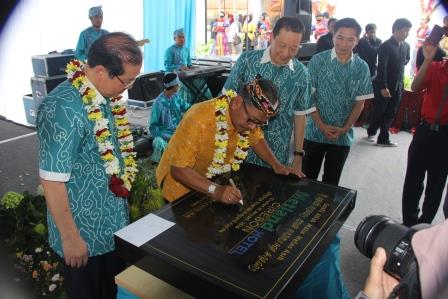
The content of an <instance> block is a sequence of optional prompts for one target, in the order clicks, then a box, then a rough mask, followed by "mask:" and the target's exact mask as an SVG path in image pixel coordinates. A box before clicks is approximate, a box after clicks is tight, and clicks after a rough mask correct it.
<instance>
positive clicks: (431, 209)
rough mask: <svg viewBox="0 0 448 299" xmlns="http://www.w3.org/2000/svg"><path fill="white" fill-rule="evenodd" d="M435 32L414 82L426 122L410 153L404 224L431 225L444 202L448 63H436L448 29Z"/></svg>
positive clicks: (447, 160) (447, 157) (447, 164)
mask: <svg viewBox="0 0 448 299" xmlns="http://www.w3.org/2000/svg"><path fill="white" fill-rule="evenodd" d="M436 28H437V27H435V28H434V29H433V32H435V33H437V32H438V33H439V35H438V36H436V37H435V38H431V36H430V37H429V38H428V40H427V41H426V42H425V44H424V45H423V55H424V57H425V59H424V62H423V64H422V66H421V68H420V70H419V72H418V74H417V76H416V77H415V78H414V80H413V82H412V86H411V88H412V90H413V91H423V90H425V89H426V91H425V93H424V99H423V104H422V111H421V117H422V120H421V122H420V124H419V126H418V127H417V130H416V132H415V134H414V136H413V138H412V142H411V144H410V146H409V150H408V162H407V169H406V176H405V181H404V186H403V197H402V212H403V224H404V225H407V226H412V225H415V224H417V223H431V222H432V220H433V219H434V216H435V215H436V213H437V210H438V208H439V205H440V201H441V199H442V193H443V189H444V187H445V182H446V178H447V175H448V155H447V154H446V153H447V152H448V100H447V97H448V60H445V61H440V62H434V61H433V59H434V55H435V53H436V50H437V44H438V41H439V40H440V36H441V35H443V33H445V34H447V31H448V28H444V29H442V28H441V27H438V30H435V29H436ZM425 175H426V190H425V198H424V201H423V205H422V213H421V215H420V216H419V212H420V208H419V201H420V197H421V195H422V193H423V183H424V180H425Z"/></svg>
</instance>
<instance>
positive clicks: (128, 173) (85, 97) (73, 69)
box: [66, 60, 138, 191]
mask: <svg viewBox="0 0 448 299" xmlns="http://www.w3.org/2000/svg"><path fill="white" fill-rule="evenodd" d="M83 66H84V64H83V63H82V62H80V61H79V60H73V61H71V62H70V63H68V64H67V68H66V73H67V78H68V79H69V81H70V82H71V83H72V85H73V87H75V88H76V89H77V90H78V91H79V93H80V94H81V97H82V101H83V103H84V105H85V109H86V111H87V118H88V119H89V120H90V121H92V122H94V123H95V125H94V133H95V139H96V142H97V145H98V151H99V153H100V155H101V159H102V160H103V161H104V168H105V170H106V173H107V174H108V175H110V176H114V175H116V176H118V177H119V178H120V179H122V180H123V184H122V186H123V187H125V188H126V189H127V190H128V191H130V190H131V188H132V182H133V181H134V179H135V176H136V174H137V171H138V170H137V163H136V162H135V158H136V153H135V152H134V151H133V149H134V142H133V139H132V132H131V130H130V129H129V122H128V119H127V116H126V109H125V107H124V106H123V105H122V103H121V96H118V97H115V98H111V99H110V106H111V109H112V114H113V116H114V119H115V125H116V127H117V139H118V143H119V147H120V151H121V158H122V160H123V163H124V166H125V167H124V169H123V170H122V169H121V168H120V162H119V160H118V158H117V157H116V156H115V155H114V151H113V150H114V146H113V143H112V141H111V140H110V137H111V136H112V133H111V131H110V129H109V123H108V120H107V118H105V117H104V116H103V112H102V111H101V109H100V104H104V103H106V102H107V101H106V99H104V97H103V96H101V95H100V93H99V92H98V91H97V90H96V89H95V87H94V86H93V85H92V84H91V83H90V82H89V80H88V79H87V77H86V76H85V73H84V72H83V70H82V69H83Z"/></svg>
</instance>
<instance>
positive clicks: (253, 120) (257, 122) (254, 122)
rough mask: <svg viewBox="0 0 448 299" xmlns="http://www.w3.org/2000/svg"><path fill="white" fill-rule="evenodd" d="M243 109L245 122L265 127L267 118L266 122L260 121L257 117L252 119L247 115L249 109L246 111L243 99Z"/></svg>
mask: <svg viewBox="0 0 448 299" xmlns="http://www.w3.org/2000/svg"><path fill="white" fill-rule="evenodd" d="M243 107H244V111H245V112H246V117H247V123H248V124H252V125H254V126H256V127H266V126H267V125H268V124H269V118H268V119H266V122H261V121H259V120H258V119H254V118H252V117H251V116H250V115H249V111H247V107H246V102H245V101H244V100H243Z"/></svg>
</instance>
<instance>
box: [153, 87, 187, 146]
mask: <svg viewBox="0 0 448 299" xmlns="http://www.w3.org/2000/svg"><path fill="white" fill-rule="evenodd" d="M189 107H190V104H189V103H187V102H185V101H184V100H183V99H182V98H181V97H180V96H179V95H178V94H177V93H175V94H173V95H172V96H171V97H170V98H168V97H166V96H165V95H164V93H163V92H162V93H161V94H159V96H158V97H157V98H156V101H155V103H154V105H153V106H152V112H151V119H150V123H149V131H150V133H151V135H152V136H153V137H161V138H163V139H164V140H165V141H167V140H169V139H170V138H171V136H172V135H173V133H174V131H175V130H176V128H177V126H178V125H179V123H180V120H181V119H182V115H183V114H184V112H185V111H187V109H188V108H189Z"/></svg>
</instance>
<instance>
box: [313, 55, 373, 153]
mask: <svg viewBox="0 0 448 299" xmlns="http://www.w3.org/2000/svg"><path fill="white" fill-rule="evenodd" d="M308 71H309V73H310V77H311V84H312V94H313V95H312V102H313V105H314V106H315V107H316V108H317V110H318V111H319V115H320V118H321V119H322V121H323V122H324V123H325V124H327V125H332V126H336V127H340V128H342V127H343V126H344V124H345V122H346V120H347V119H348V117H349V115H350V113H351V112H352V110H353V106H354V105H355V103H356V101H362V100H366V99H371V98H373V89H372V81H371V78H370V71H369V67H368V65H367V63H366V62H365V61H364V60H362V59H361V58H359V56H358V55H352V57H351V59H350V60H349V61H348V62H347V63H344V64H343V63H341V62H339V60H338V59H337V57H336V52H335V50H334V49H332V50H327V51H324V52H321V53H318V54H316V55H314V56H313V58H311V60H310V62H309V64H308ZM305 139H307V140H310V141H314V142H320V143H329V144H338V145H345V146H350V145H352V143H353V128H350V130H349V131H348V132H347V133H346V134H344V135H342V136H341V137H339V138H338V139H337V140H336V141H332V140H329V139H327V138H326V137H325V135H324V133H323V132H322V131H320V130H319V128H318V127H317V126H316V124H315V123H314V121H313V120H312V118H311V116H310V117H308V120H307V126H306V131H305Z"/></svg>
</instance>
